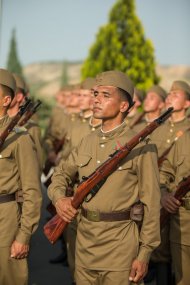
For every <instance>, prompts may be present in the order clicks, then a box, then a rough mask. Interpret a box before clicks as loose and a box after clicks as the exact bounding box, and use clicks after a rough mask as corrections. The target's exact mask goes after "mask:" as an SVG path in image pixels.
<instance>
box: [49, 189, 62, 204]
mask: <svg viewBox="0 0 190 285" xmlns="http://www.w3.org/2000/svg"><path fill="white" fill-rule="evenodd" d="M60 198H65V191H64V192H63V191H62V192H59V193H55V194H54V195H53V199H52V203H53V205H55V203H56V202H57V200H58V199H60Z"/></svg>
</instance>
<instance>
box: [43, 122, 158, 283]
mask: <svg viewBox="0 0 190 285" xmlns="http://www.w3.org/2000/svg"><path fill="white" fill-rule="evenodd" d="M133 136H134V132H133V131H131V130H130V129H128V127H127V126H126V124H125V123H123V124H122V125H121V126H119V127H118V128H117V129H115V130H113V131H111V132H108V133H102V132H101V131H100V130H97V131H96V132H94V133H93V134H90V135H89V136H87V137H86V138H84V139H83V140H82V142H81V143H80V145H79V146H78V147H77V148H76V150H74V151H73V152H72V154H71V155H70V156H69V158H68V160H67V161H66V162H62V163H60V165H59V167H58V168H57V169H56V171H55V174H54V175H53V178H52V184H51V185H50V187H49V189H48V194H49V197H50V199H52V201H53V203H55V202H56V201H57V199H59V198H61V197H63V196H64V195H65V192H64V191H65V189H66V188H67V185H68V183H69V182H70V181H71V180H72V179H74V177H75V174H76V172H77V171H78V172H79V179H80V180H82V177H83V176H86V177H87V176H88V175H90V174H91V173H92V172H93V171H94V170H95V169H96V168H97V167H98V166H99V165H100V164H101V163H102V162H104V161H105V160H106V159H108V157H109V155H110V154H111V153H113V152H114V151H115V150H116V149H118V148H119V147H121V146H122V145H124V144H125V143H126V142H127V141H128V140H129V139H130V138H131V137H133ZM158 176H159V173H158V167H157V154H156V148H155V146H154V145H152V144H145V143H144V142H142V143H140V145H138V146H137V147H136V148H135V149H134V150H132V151H131V153H130V154H129V155H128V156H127V158H125V159H124V160H123V161H122V162H121V163H120V164H119V165H118V168H117V170H116V171H115V172H114V173H113V174H111V175H110V176H109V177H108V179H107V181H106V182H105V183H104V185H103V186H102V187H101V189H100V191H99V192H98V194H97V195H96V196H95V197H94V198H93V199H92V200H91V201H90V202H88V203H87V202H83V204H82V206H83V208H85V209H87V211H89V212H90V211H95V212H96V213H97V214H98V213H99V212H107V213H112V212H115V211H119V212H120V211H121V212H122V211H125V210H127V209H129V208H130V207H131V206H132V205H133V204H134V203H135V202H137V201H138V200H139V199H140V200H141V201H142V203H143V204H144V220H143V224H142V227H141V231H140V234H139V230H138V226H137V225H136V223H135V222H133V221H132V220H125V221H117V222H104V221H98V222H95V221H92V220H89V219H87V218H85V217H84V216H82V215H81V216H80V221H79V224H78V230H77V244H76V277H77V276H78V272H79V271H80V270H77V268H79V269H80V268H81V267H82V268H86V269H89V270H95V271H97V270H98V271H109V272H110V274H111V272H112V271H113V272H116V271H119V272H122V271H125V272H126V271H130V269H131V264H132V262H133V260H134V258H136V257H137V258H138V259H139V260H142V261H147V262H148V260H149V257H150V254H151V252H152V250H153V249H154V248H155V247H156V246H158V244H159V241H160V235H159V226H158V224H159V208H160V204H159V202H160V190H159V177H158ZM147 178H148V179H147ZM147 181H148V183H147ZM128 274H129V273H128ZM120 276H122V274H120ZM108 277H109V274H108V275H107V278H108ZM77 278H78V277H77ZM76 281H77V284H78V285H80V284H91V283H90V282H89V283H87V282H86V283H83V281H82V280H80V278H78V279H76ZM94 284H98V283H97V281H96V282H95V283H94ZM105 284H107V283H105ZM115 284H121V282H120V280H118V281H117V283H115ZM126 284H128V281H127V280H126Z"/></svg>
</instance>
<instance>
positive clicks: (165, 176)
mask: <svg viewBox="0 0 190 285" xmlns="http://www.w3.org/2000/svg"><path fill="white" fill-rule="evenodd" d="M189 145H190V133H189V132H186V133H185V134H184V135H183V136H182V137H180V138H179V140H178V141H177V143H176V144H175V146H174V147H173V148H172V149H171V151H170V153H169V154H168V157H167V160H165V161H164V162H163V164H162V168H161V171H160V183H161V185H162V188H163V191H166V190H165V188H166V187H167V189H168V191H171V190H172V189H171V181H173V182H174V183H175V186H177V185H178V184H179V182H180V181H181V180H182V179H183V178H184V177H187V176H189V175H190V148H189ZM172 188H173V187H172ZM185 202H186V203H185V204H184V205H182V206H180V208H179V211H177V213H176V214H172V215H170V242H171V254H172V263H173V268H174V273H175V278H176V284H177V285H189V264H190V227H189V221H190V206H189V205H190V192H188V193H187V194H186V196H185Z"/></svg>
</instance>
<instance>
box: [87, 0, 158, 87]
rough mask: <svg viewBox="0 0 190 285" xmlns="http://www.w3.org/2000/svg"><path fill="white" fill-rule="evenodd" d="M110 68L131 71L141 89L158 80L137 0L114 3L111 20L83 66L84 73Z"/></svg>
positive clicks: (129, 74)
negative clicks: (137, 9) (138, 11)
mask: <svg viewBox="0 0 190 285" xmlns="http://www.w3.org/2000/svg"><path fill="white" fill-rule="evenodd" d="M107 70H120V71H122V72H124V73H126V74H128V76H129V77H130V78H131V79H132V80H133V82H134V83H135V85H136V87H137V88H139V89H141V90H146V89H147V88H149V87H150V86H151V85H153V84H157V83H158V81H159V78H158V76H157V75H156V71H155V59H154V49H153V45H152V43H151V41H150V40H148V39H146V38H145V36H144V31H143V27H142V25H141V22H140V20H139V19H138V17H137V16H136V14H135V2H134V0H118V1H117V2H116V4H115V5H114V6H113V8H112V9H111V11H110V15H109V22H108V24H107V25H105V26H103V27H101V28H100V30H99V32H98V34H97V36H96V41H95V43H94V44H93V45H92V47H91V48H90V51H89V55H88V57H87V59H86V60H85V62H84V64H83V66H82V77H83V78H86V77H88V76H92V77H93V76H95V75H96V74H97V73H100V72H102V71H107Z"/></svg>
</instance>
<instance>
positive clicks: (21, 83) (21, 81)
mask: <svg viewBox="0 0 190 285" xmlns="http://www.w3.org/2000/svg"><path fill="white" fill-rule="evenodd" d="M13 76H14V79H15V81H16V87H17V88H20V89H22V90H23V91H24V92H25V90H26V83H25V81H24V79H23V78H22V77H21V76H19V75H17V74H15V73H13Z"/></svg>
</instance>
